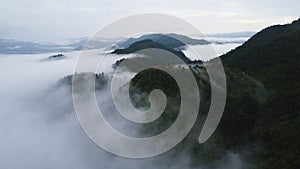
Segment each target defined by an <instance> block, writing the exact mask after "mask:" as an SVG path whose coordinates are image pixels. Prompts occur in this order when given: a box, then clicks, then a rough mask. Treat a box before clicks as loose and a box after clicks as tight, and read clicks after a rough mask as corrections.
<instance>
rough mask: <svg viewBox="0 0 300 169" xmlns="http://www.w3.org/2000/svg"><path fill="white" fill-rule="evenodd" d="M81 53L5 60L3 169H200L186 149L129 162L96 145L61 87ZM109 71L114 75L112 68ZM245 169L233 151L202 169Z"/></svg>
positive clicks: (1, 70)
mask: <svg viewBox="0 0 300 169" xmlns="http://www.w3.org/2000/svg"><path fill="white" fill-rule="evenodd" d="M79 54H80V52H69V53H65V54H64V55H65V56H66V59H62V60H56V61H45V62H41V61H40V60H41V59H45V58H47V57H48V56H50V55H51V54H37V55H1V56H0V78H1V83H0V93H1V94H0V138H1V139H0V150H1V151H0V168H5V169H15V168H30V169H40V168H55V169H60V168H61V169H65V168H74V169H83V168H84V169H87V168H88V169H94V168H95V169H96V168H97V169H99V168H103V169H104V168H105V169H117V168H130V169H138V168H145V169H148V168H149V169H153V168H178V169H182V168H186V169H188V168H199V166H198V167H195V166H193V165H192V162H191V154H190V153H189V152H188V151H185V150H180V151H178V150H177V151H176V150H170V151H169V152H167V153H164V154H162V155H160V156H157V157H153V158H148V159H128V158H122V157H118V156H115V155H112V154H110V153H108V152H106V151H104V150H103V149H101V148H100V147H98V146H97V145H96V144H95V143H93V141H92V140H90V139H89V137H88V136H87V135H86V134H85V132H84V131H83V129H82V128H81V126H80V124H79V122H78V120H77V117H76V113H75V112H74V108H73V103H72V97H71V91H70V86H66V85H63V84H58V83H57V82H58V81H59V80H60V79H61V78H63V77H64V76H67V75H70V74H73V73H74V66H75V64H76V59H77V57H78V56H79ZM111 58H112V59H111V60H110V61H108V62H107V63H114V62H115V61H116V60H117V59H120V56H118V57H117V56H112V57H111ZM103 71H106V72H105V73H107V74H109V72H110V71H112V66H111V64H108V65H106V66H105V67H104V69H103ZM108 89H109V88H104V90H103V91H101V92H100V93H98V95H101V96H104V97H102V102H106V104H105V106H104V109H106V110H104V111H106V112H110V111H112V110H113V105H112V103H107V101H109V99H107V98H105V96H106V93H108V92H110V91H109V90H108ZM108 119H109V121H110V122H111V123H112V124H113V125H114V127H115V128H118V129H123V130H125V131H123V132H126V133H131V134H133V135H134V134H135V132H137V129H136V130H134V129H133V126H132V125H128V124H127V123H120V122H119V121H118V118H110V117H108ZM126 130H128V131H126ZM195 139H196V138H195ZM243 164H244V162H243V159H242V158H241V157H240V155H239V154H235V153H233V152H227V153H226V154H224V156H223V157H222V158H221V159H220V160H219V161H216V162H215V163H214V164H212V166H201V167H200V168H207V167H209V168H222V169H224V168H225V169H226V168H228V169H232V168H235V169H239V168H242V167H243Z"/></svg>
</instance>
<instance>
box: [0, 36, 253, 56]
mask: <svg viewBox="0 0 300 169" xmlns="http://www.w3.org/2000/svg"><path fill="white" fill-rule="evenodd" d="M252 35H253V32H239V33H226V34H214V35H207V37H216V38H237V37H250V36H252ZM142 40H152V41H154V42H158V43H161V44H164V45H165V46H167V47H171V48H173V49H174V48H182V47H184V46H185V45H207V44H210V43H216V44H224V43H243V42H244V41H243V40H237V41H218V40H213V41H207V40H204V39H203V38H197V39H195V38H191V37H188V36H184V35H179V34H147V35H142V36H140V37H137V38H128V39H124V40H121V38H120V39H92V40H89V39H88V38H77V39H72V41H71V42H70V43H67V44H45V43H38V42H28V41H19V40H13V39H0V53H1V54H37V53H52V52H68V51H74V50H81V49H83V48H84V49H98V48H105V47H112V48H113V49H120V48H127V47H129V46H130V45H131V44H133V43H135V42H138V41H142ZM87 42H89V43H88V44H86V43H87Z"/></svg>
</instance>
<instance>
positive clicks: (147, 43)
mask: <svg viewBox="0 0 300 169" xmlns="http://www.w3.org/2000/svg"><path fill="white" fill-rule="evenodd" d="M150 48H156V49H162V50H165V51H168V52H171V53H173V54H174V55H176V56H178V57H179V58H180V59H181V60H183V61H184V62H186V63H188V62H190V59H189V58H187V57H186V56H185V55H184V54H183V53H182V52H181V51H177V50H175V49H173V48H170V47H167V46H165V45H162V44H160V43H158V42H154V41H152V40H142V41H139V42H136V43H133V44H132V45H130V46H129V47H128V48H125V49H116V50H114V51H113V52H112V53H115V54H130V53H135V52H138V51H140V50H143V49H150Z"/></svg>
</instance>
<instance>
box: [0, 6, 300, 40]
mask: <svg viewBox="0 0 300 169" xmlns="http://www.w3.org/2000/svg"><path fill="white" fill-rule="evenodd" d="M0 2H1V3H0V4H1V5H0V11H1V13H0V38H13V39H19V40H32V41H57V40H62V39H68V38H77V37H88V36H90V35H92V34H93V33H94V32H96V31H97V30H99V29H101V28H102V27H103V26H105V25H107V24H109V23H110V22H112V21H114V20H117V19H120V18H122V17H125V16H128V15H132V14H139V13H145V12H155V13H163V14H170V15H173V16H177V17H179V18H182V19H184V20H186V21H188V22H190V23H191V24H193V25H194V26H196V27H197V28H198V29H199V30H200V31H201V32H203V33H220V32H237V31H259V30H261V29H262V28H264V27H266V26H269V25H272V24H283V23H288V22H291V21H292V20H294V19H296V18H298V17H300V10H299V7H300V1H299V0H248V1H246V0H227V1H225V0H222V1H221V0H219V1H218V0H205V1H203V0H151V1H146V0H81V1H80V0H0Z"/></svg>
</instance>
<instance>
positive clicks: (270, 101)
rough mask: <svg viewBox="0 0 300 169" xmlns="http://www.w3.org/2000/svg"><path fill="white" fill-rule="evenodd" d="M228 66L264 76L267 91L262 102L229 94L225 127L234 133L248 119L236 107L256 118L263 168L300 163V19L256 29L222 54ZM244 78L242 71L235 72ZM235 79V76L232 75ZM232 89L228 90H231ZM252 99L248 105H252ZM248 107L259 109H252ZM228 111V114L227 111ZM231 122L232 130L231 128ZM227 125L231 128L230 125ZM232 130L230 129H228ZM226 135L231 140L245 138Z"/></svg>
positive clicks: (253, 133)
mask: <svg viewBox="0 0 300 169" xmlns="http://www.w3.org/2000/svg"><path fill="white" fill-rule="evenodd" d="M221 59H222V60H223V64H224V65H225V70H226V71H227V72H228V71H229V70H232V69H237V70H241V71H242V72H244V73H243V74H244V75H245V76H249V77H251V78H254V79H256V80H257V81H258V82H261V83H262V84H263V85H264V87H265V89H266V92H267V96H268V97H267V98H266V100H265V101H264V102H263V103H260V104H257V103H256V104H254V105H253V104H250V103H249V101H245V103H242V102H240V101H241V100H243V98H237V100H236V101H238V102H240V104H238V105H236V107H234V106H230V105H231V104H233V102H235V101H234V100H230V99H229V100H228V101H227V103H228V104H229V106H227V109H226V111H225V116H224V119H223V121H222V122H221V125H220V130H222V132H224V133H227V134H229V133H231V135H233V134H234V133H232V131H233V129H234V128H240V127H241V126H240V125H238V124H239V123H241V124H243V123H247V122H249V118H245V119H244V118H243V119H240V122H238V123H237V122H235V120H236V118H237V117H238V116H237V114H236V113H237V112H239V113H241V114H242V116H248V117H250V118H252V119H254V121H252V124H251V127H250V128H249V126H248V127H247V129H248V130H247V131H245V132H247V133H248V134H247V135H249V134H250V137H248V139H249V140H252V141H253V142H254V141H255V142H261V144H260V145H261V146H262V147H263V149H262V150H260V152H258V153H256V156H257V159H256V162H257V163H258V166H260V167H261V168H297V166H298V167H299V165H300V159H299V158H298V157H299V155H300V147H299V142H300V135H299V130H300V78H299V74H300V66H299V65H300V20H297V21H294V22H293V23H291V24H287V25H276V26H271V27H269V28H266V29H264V30H262V31H261V32H259V33H257V34H256V35H254V36H253V37H252V38H251V39H250V40H249V41H247V42H246V43H245V44H244V45H242V46H240V47H238V48H237V49H235V50H233V51H231V52H229V53H227V54H225V55H223V56H221ZM235 78H239V77H235ZM228 83H230V79H229V81H228ZM230 92H231V91H228V93H230ZM247 104H248V105H247ZM249 109H255V111H253V112H252V113H250V112H249V111H248V110H249ZM226 114H227V115H226ZM229 128H231V129H232V130H228V129H229ZM226 130H227V131H226ZM229 135H230V134H229ZM245 135H246V134H242V135H240V137H238V138H235V139H234V138H227V139H228V140H230V141H229V143H235V142H236V141H238V140H242V138H244V136H245Z"/></svg>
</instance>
